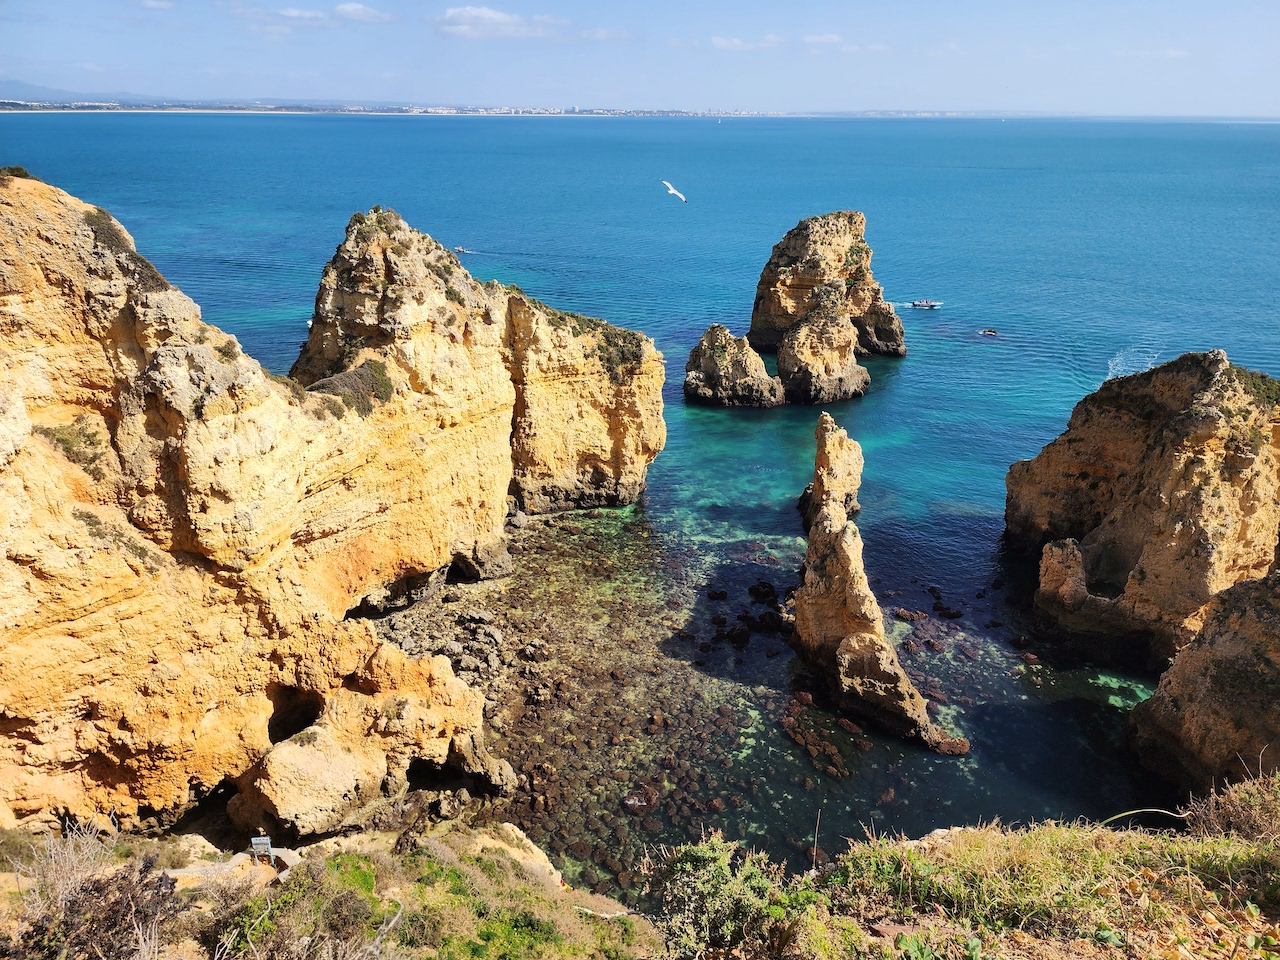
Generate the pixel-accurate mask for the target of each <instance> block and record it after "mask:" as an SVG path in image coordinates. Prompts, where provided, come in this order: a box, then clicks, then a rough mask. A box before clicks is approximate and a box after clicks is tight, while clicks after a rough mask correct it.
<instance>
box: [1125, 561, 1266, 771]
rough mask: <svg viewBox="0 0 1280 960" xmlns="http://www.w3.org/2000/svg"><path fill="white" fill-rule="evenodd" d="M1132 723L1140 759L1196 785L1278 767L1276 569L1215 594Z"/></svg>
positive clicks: (1136, 710) (1134, 712)
mask: <svg viewBox="0 0 1280 960" xmlns="http://www.w3.org/2000/svg"><path fill="white" fill-rule="evenodd" d="M1131 726H1132V731H1133V743H1134V747H1135V748H1136V750H1137V752H1138V755H1139V756H1140V757H1142V761H1143V763H1144V764H1145V765H1146V766H1148V767H1150V768H1151V769H1153V770H1155V771H1157V772H1158V773H1160V774H1162V775H1163V776H1165V777H1166V778H1167V779H1169V780H1172V781H1175V782H1179V783H1182V784H1184V785H1185V786H1187V787H1190V788H1192V789H1195V790H1207V789H1209V788H1210V787H1212V786H1213V785H1215V784H1217V785H1221V784H1222V783H1224V782H1227V781H1230V780H1239V779H1241V778H1242V777H1245V776H1247V775H1255V776H1256V775H1258V774H1259V773H1260V772H1261V773H1270V772H1272V771H1275V770H1276V769H1278V768H1280V573H1272V574H1270V575H1269V576H1267V577H1265V578H1264V579H1262V580H1250V581H1246V582H1244V583H1239V584H1237V585H1235V586H1234V587H1230V588H1228V589H1227V590H1224V591H1223V592H1222V593H1220V594H1218V596H1217V597H1216V598H1215V599H1214V601H1213V603H1212V604H1210V609H1209V614H1208V619H1207V622H1206V623H1205V625H1204V628H1203V629H1202V630H1201V631H1200V634H1199V635H1198V636H1197V637H1196V638H1195V639H1194V640H1192V641H1191V642H1190V643H1189V644H1188V645H1187V646H1185V647H1183V648H1182V650H1180V651H1179V652H1178V655H1177V657H1175V658H1174V661H1173V665H1172V666H1171V667H1170V668H1169V669H1168V670H1167V671H1166V672H1165V674H1164V676H1163V677H1161V678H1160V686H1159V687H1158V688H1157V690H1156V692H1155V695H1154V696H1152V697H1151V698H1150V699H1149V700H1146V701H1144V702H1143V703H1140V704H1138V706H1137V707H1135V708H1134V710H1133V715H1132V719H1131Z"/></svg>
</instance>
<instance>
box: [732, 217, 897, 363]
mask: <svg viewBox="0 0 1280 960" xmlns="http://www.w3.org/2000/svg"><path fill="white" fill-rule="evenodd" d="M866 225H867V223H866V218H865V217H864V216H863V215H862V214H861V213H856V212H854V211H849V210H841V211H837V212H835V213H826V214H822V215H821V216H817V217H809V218H808V219H805V220H801V221H800V222H799V223H798V224H796V226H795V227H793V228H792V229H791V230H789V231H788V232H787V234H786V236H784V237H783V238H782V239H781V240H780V241H779V242H778V243H777V244H776V245H775V246H774V248H773V253H772V255H771V256H770V257H769V262H768V263H766V264H765V267H764V270H763V271H761V273H760V282H759V284H757V286H756V300H755V306H754V307H753V308H752V311H751V331H750V333H748V334H747V337H748V338H749V339H750V341H751V343H752V345H753V346H754V347H756V349H758V350H773V349H776V348H777V347H778V345H779V344H780V343H781V342H782V340H783V337H785V336H786V333H787V331H788V330H790V329H791V328H792V327H794V326H796V325H797V324H799V323H803V322H804V321H806V320H808V319H809V318H810V315H811V314H812V313H813V312H814V311H815V310H821V311H822V312H824V313H829V314H831V315H832V316H838V317H840V318H842V319H844V320H845V321H847V322H848V323H849V324H851V325H852V326H853V327H854V329H855V331H856V344H855V350H856V352H857V354H858V355H859V356H866V355H869V354H885V355H888V356H894V357H901V356H905V355H906V352H907V347H906V342H905V340H904V337H903V332H902V322H901V321H900V320H899V319H898V317H897V316H896V315H895V314H894V312H893V305H892V304H890V303H886V302H885V300H884V294H883V292H882V291H881V289H880V284H878V283H876V282H875V280H874V279H873V278H872V276H871V248H870V247H868V246H867V243H866V237H865V230H866Z"/></svg>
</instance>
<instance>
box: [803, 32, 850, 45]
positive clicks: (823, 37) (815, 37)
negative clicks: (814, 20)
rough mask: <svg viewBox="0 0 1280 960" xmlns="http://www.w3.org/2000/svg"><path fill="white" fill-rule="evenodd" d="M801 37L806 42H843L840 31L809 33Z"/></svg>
mask: <svg viewBox="0 0 1280 960" xmlns="http://www.w3.org/2000/svg"><path fill="white" fill-rule="evenodd" d="M800 39H802V40H803V41H804V42H805V43H841V42H842V40H841V38H840V34H838V33H818V34H809V35H808V36H805V37H801V38H800Z"/></svg>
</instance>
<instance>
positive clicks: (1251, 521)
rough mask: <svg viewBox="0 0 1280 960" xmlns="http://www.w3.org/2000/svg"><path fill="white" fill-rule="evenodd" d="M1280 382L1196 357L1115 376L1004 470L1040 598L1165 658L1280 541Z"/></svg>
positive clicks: (1059, 616)
mask: <svg viewBox="0 0 1280 960" xmlns="http://www.w3.org/2000/svg"><path fill="white" fill-rule="evenodd" d="M1278 400H1280V383H1277V382H1276V381H1274V380H1272V379H1271V378H1269V377H1266V376H1264V375H1262V374H1258V373H1254V372H1252V371H1248V370H1242V369H1240V368H1238V367H1234V366H1232V365H1231V364H1230V363H1229V362H1228V360H1227V355H1226V354H1225V353H1223V352H1222V351H1221V350H1214V351H1212V352H1210V353H1189V354H1186V355H1185V356H1182V357H1179V358H1178V359H1176V360H1173V361H1171V362H1169V363H1166V364H1164V365H1162V366H1159V367H1156V368H1155V369H1153V370H1148V371H1146V372H1145V373H1136V374H1132V375H1130V376H1127V377H1118V378H1116V379H1114V380H1108V381H1107V382H1106V383H1104V384H1103V385H1102V386H1101V387H1099V388H1098V389H1097V390H1096V391H1095V392H1093V393H1091V394H1089V396H1087V397H1085V398H1084V399H1083V400H1081V401H1080V402H1079V403H1078V404H1077V405H1076V408H1075V410H1074V411H1072V414H1071V420H1070V422H1069V424H1068V426H1067V430H1066V432H1065V433H1063V434H1062V436H1060V437H1058V439H1056V440H1054V441H1053V442H1052V443H1050V444H1049V445H1048V446H1046V447H1045V448H1044V449H1043V450H1042V451H1041V452H1040V453H1039V454H1038V455H1037V456H1036V457H1035V458H1034V459H1032V460H1023V461H1020V462H1018V463H1015V464H1014V465H1013V466H1012V467H1010V469H1009V474H1008V477H1007V479H1006V486H1007V489H1008V496H1007V499H1006V503H1005V525H1006V530H1007V536H1008V538H1009V540H1010V541H1011V543H1013V544H1014V545H1017V546H1019V547H1021V548H1022V549H1024V550H1026V551H1028V552H1031V553H1032V554H1033V555H1038V556H1039V558H1040V588H1039V590H1038V591H1037V593H1036V603H1037V605H1038V606H1039V607H1040V608H1041V609H1042V610H1044V611H1045V612H1047V613H1048V614H1049V615H1050V616H1052V617H1053V618H1054V619H1055V620H1056V621H1057V622H1058V623H1060V624H1061V625H1062V626H1064V627H1066V628H1068V629H1070V630H1074V631H1078V632H1082V633H1090V634H1095V635H1105V636H1110V637H1115V638H1117V640H1118V641H1119V642H1123V640H1125V639H1128V640H1130V641H1132V640H1135V639H1136V640H1137V641H1139V642H1140V643H1143V644H1146V645H1148V646H1149V647H1150V650H1151V654H1152V659H1153V662H1154V663H1155V664H1157V665H1159V666H1161V667H1163V665H1164V664H1165V663H1167V662H1168V660H1169V658H1170V657H1172V656H1173V655H1174V653H1176V652H1177V650H1178V649H1180V648H1181V647H1182V646H1184V645H1185V644H1187V643H1188V642H1189V641H1190V640H1191V639H1192V638H1193V637H1194V636H1195V635H1196V634H1197V633H1198V632H1199V630H1200V628H1201V627H1202V626H1203V624H1204V622H1205V619H1206V616H1207V614H1208V609H1209V604H1210V602H1211V601H1212V600H1213V598H1214V597H1215V596H1216V595H1217V594H1219V593H1220V592H1221V591H1223V590H1225V589H1227V588H1229V587H1231V586H1233V585H1234V584H1237V583H1240V582H1242V581H1247V580H1256V579H1258V578H1260V577H1263V576H1265V575H1266V574H1267V572H1268V571H1270V570H1271V569H1272V567H1273V565H1274V564H1275V562H1276V551H1277V540H1278V539H1280V503H1278V501H1277V493H1278V492H1280V441H1278V439H1277V437H1278V434H1280V409H1278V408H1277V406H1276V403H1277V401H1278Z"/></svg>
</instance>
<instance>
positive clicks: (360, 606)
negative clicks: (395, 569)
mask: <svg viewBox="0 0 1280 960" xmlns="http://www.w3.org/2000/svg"><path fill="white" fill-rule="evenodd" d="M446 578H447V570H432V571H430V572H429V573H410V574H407V575H406V576H403V577H400V578H399V579H398V580H393V581H392V582H391V583H389V584H387V585H386V586H383V587H379V588H378V589H377V590H372V591H370V592H369V593H368V594H366V595H365V596H363V597H361V598H360V602H359V603H357V604H356V605H355V606H354V607H352V608H351V609H350V610H348V611H347V612H346V615H345V616H344V617H343V619H344V620H381V619H382V618H384V617H389V616H390V615H391V614H393V613H395V612H396V611H398V610H403V609H405V608H406V607H411V606H413V605H414V604H415V603H418V602H420V601H422V600H429V599H430V598H431V597H433V596H435V594H436V593H437V592H438V591H439V590H440V588H441V587H442V586H444V583H445V580H446Z"/></svg>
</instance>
